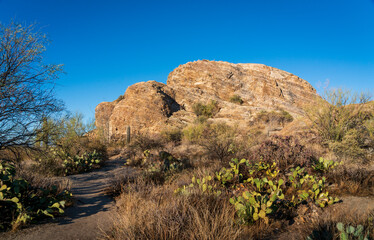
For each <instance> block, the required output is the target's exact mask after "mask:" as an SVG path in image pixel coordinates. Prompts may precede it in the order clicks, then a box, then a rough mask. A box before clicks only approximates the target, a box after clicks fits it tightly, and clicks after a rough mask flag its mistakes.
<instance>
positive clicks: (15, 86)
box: [0, 22, 63, 150]
mask: <svg viewBox="0 0 374 240" xmlns="http://www.w3.org/2000/svg"><path fill="white" fill-rule="evenodd" d="M47 44H48V39H47V38H46V36H45V35H44V34H42V33H41V32H39V31H37V30H36V29H35V26H34V25H30V26H23V25H21V24H17V23H14V22H12V23H10V24H9V25H3V24H1V23H0V150H1V149H4V148H10V147H16V146H23V147H27V146H32V145H33V144H34V141H35V139H36V138H35V136H36V135H37V133H38V131H40V129H41V128H40V127H39V126H40V124H41V123H42V122H43V119H45V118H48V117H50V116H51V115H53V114H55V113H57V112H59V111H61V110H62V107H63V104H62V103H61V102H60V101H59V100H57V99H56V98H55V96H54V85H55V80H56V79H57V78H58V76H59V74H60V73H61V71H62V68H61V67H62V66H61V65H55V64H45V63H44V59H43V57H44V53H45V51H46V45H47ZM38 129H39V130H38Z"/></svg>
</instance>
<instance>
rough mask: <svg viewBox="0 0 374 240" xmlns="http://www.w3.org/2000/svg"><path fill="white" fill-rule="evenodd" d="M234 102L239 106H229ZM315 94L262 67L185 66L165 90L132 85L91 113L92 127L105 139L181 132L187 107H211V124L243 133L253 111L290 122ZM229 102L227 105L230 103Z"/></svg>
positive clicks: (288, 75)
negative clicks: (279, 114) (286, 116)
mask: <svg viewBox="0 0 374 240" xmlns="http://www.w3.org/2000/svg"><path fill="white" fill-rule="evenodd" d="M233 96H235V97H236V98H239V99H241V100H242V103H241V104H239V103H237V102H233V101H232V98H233ZM316 97H318V95H317V93H316V90H315V89H314V88H313V87H312V86H311V85H310V84H309V83H308V82H307V81H305V80H303V79H301V78H299V77H297V76H295V75H293V74H291V73H288V72H285V71H282V70H279V69H276V68H273V67H269V66H266V65H263V64H233V63H228V62H216V61H207V60H202V61H196V62H189V63H186V64H183V65H180V66H179V67H177V68H176V69H175V70H174V71H172V72H171V73H170V74H169V77H168V79H167V84H166V85H165V84H163V83H159V82H155V81H148V82H140V83H136V84H134V85H132V86H130V87H128V89H127V90H126V92H125V94H124V95H123V96H121V97H120V98H118V99H117V100H115V101H113V102H103V103H100V104H99V105H98V106H97V107H96V110H95V111H96V113H95V117H96V126H97V127H98V129H102V130H104V133H105V135H106V136H108V137H109V138H120V137H123V136H125V134H126V129H127V126H131V130H132V132H133V131H135V132H144V131H149V132H159V131H161V130H162V129H164V128H165V127H166V126H168V125H170V126H176V127H183V126H184V125H185V124H188V123H190V122H193V121H194V118H195V114H194V113H193V110H192V106H193V105H194V104H195V103H197V102H201V103H207V102H209V101H210V100H214V101H216V102H217V104H218V107H219V111H218V113H217V114H216V115H215V116H214V119H212V120H214V121H225V122H227V123H228V124H238V125H239V126H241V127H243V128H245V127H246V126H248V125H249V124H250V122H251V120H252V119H253V117H254V116H255V114H256V113H258V112H259V111H263V110H265V111H271V110H279V109H283V110H285V111H287V112H289V113H290V114H291V115H293V116H294V117H296V116H300V115H303V106H304V105H306V104H310V103H311V102H313V101H315V99H316ZM230 100H231V101H230Z"/></svg>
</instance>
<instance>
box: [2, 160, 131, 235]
mask: <svg viewBox="0 0 374 240" xmlns="http://www.w3.org/2000/svg"><path fill="white" fill-rule="evenodd" d="M123 163H124V161H123V160H121V159H120V158H115V157H113V158H111V160H109V161H108V162H107V164H106V165H105V166H104V167H103V168H101V169H99V170H97V171H94V172H90V173H85V174H77V175H72V176H68V178H69V180H70V181H71V191H72V192H73V195H74V197H75V203H74V206H72V207H69V208H67V209H66V211H65V216H64V217H60V218H56V219H55V220H53V221H52V222H50V223H46V224H39V225H35V226H32V227H29V228H26V229H23V230H20V231H18V232H16V233H7V234H2V235H0V239H20V240H21V239H22V240H24V239H25V240H28V239H30V240H52V239H56V240H57V239H64V240H69V239H74V240H78V239H79V240H83V239H96V238H97V237H98V236H100V234H101V231H102V230H104V231H106V230H109V228H110V227H111V224H110V220H111V215H113V213H114V212H115V203H114V201H113V200H112V199H111V198H110V197H108V196H106V195H104V194H103V190H104V189H105V188H106V187H107V186H108V185H109V184H110V181H111V180H113V179H115V178H120V177H121V176H124V175H128V174H131V169H130V168H128V167H124V166H123Z"/></svg>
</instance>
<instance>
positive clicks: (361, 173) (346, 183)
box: [326, 165, 374, 196]
mask: <svg viewBox="0 0 374 240" xmlns="http://www.w3.org/2000/svg"><path fill="white" fill-rule="evenodd" d="M326 177H327V179H328V181H329V182H330V183H333V185H332V189H331V192H332V193H334V194H339V195H354V196H373V195H374V170H370V169H368V168H367V167H366V168H364V167H363V166H361V167H360V166H358V165H351V166H344V165H343V166H340V167H338V168H336V169H335V170H334V171H332V172H329V173H328V174H327V176H326Z"/></svg>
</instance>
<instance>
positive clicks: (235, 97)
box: [230, 94, 244, 105]
mask: <svg viewBox="0 0 374 240" xmlns="http://www.w3.org/2000/svg"><path fill="white" fill-rule="evenodd" d="M230 102H232V103H236V104H239V105H242V104H243V102H244V101H243V99H242V98H241V97H240V96H239V95H237V94H235V95H233V96H231V97H230Z"/></svg>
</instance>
